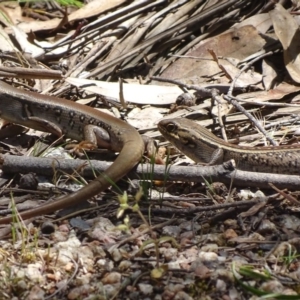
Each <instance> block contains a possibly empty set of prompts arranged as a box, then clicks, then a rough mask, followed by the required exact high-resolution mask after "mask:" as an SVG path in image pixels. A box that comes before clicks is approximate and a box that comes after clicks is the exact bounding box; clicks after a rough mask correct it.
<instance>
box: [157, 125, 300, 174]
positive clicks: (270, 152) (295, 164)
mask: <svg viewBox="0 0 300 300" xmlns="http://www.w3.org/2000/svg"><path fill="white" fill-rule="evenodd" d="M158 129H159V131H160V132H161V134H162V135H163V136H164V137H165V138H166V139H167V140H169V141H170V142H171V143H172V144H174V145H175V146H176V147H177V148H178V149H179V150H180V151H182V152H183V153H184V154H185V155H187V156H188V157H190V158H191V159H193V160H194V161H195V162H199V163H204V164H207V165H214V164H220V163H223V162H225V161H228V160H230V159H234V160H235V162H236V166H237V169H239V170H243V171H250V172H263V173H281V174H292V175H300V145H283V146H276V147H255V148H252V147H243V146H238V145H233V144H230V143H227V142H225V141H224V140H222V139H220V138H218V137H216V136H215V135H214V134H212V133H211V132H210V131H208V130H207V129H206V128H204V127H202V126H200V125H198V124H197V123H195V122H193V121H191V120H188V119H165V120H162V121H160V122H159V124H158Z"/></svg>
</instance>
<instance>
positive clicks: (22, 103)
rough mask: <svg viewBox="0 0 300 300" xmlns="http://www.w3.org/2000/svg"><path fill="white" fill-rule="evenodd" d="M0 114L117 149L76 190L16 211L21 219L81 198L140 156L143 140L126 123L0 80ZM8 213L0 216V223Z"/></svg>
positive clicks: (97, 190)
mask: <svg viewBox="0 0 300 300" xmlns="http://www.w3.org/2000/svg"><path fill="white" fill-rule="evenodd" d="M0 117H1V118H3V119H5V120H7V121H10V122H13V123H17V124H21V125H24V126H27V127H30V128H33V129H36V130H41V131H46V132H50V133H53V134H55V135H57V136H62V135H64V136H66V137H69V138H71V139H75V140H78V141H81V140H87V141H89V142H92V143H94V144H96V145H99V144H100V145H106V146H108V145H109V146H110V149H111V150H113V151H116V152H120V154H119V156H118V157H117V159H116V160H115V162H114V163H113V164H112V165H111V166H110V167H109V168H108V169H107V170H106V171H105V172H104V173H103V174H101V175H100V176H98V177H97V178H96V179H94V180H93V181H92V182H90V183H89V184H88V185H87V186H85V187H83V188H82V189H80V190H79V191H77V192H74V193H72V194H70V195H67V196H63V197H61V198H59V199H57V200H54V201H53V202H49V203H46V204H43V205H41V206H39V207H37V208H34V209H31V210H29V211H25V212H22V213H20V215H21V217H22V218H23V219H28V218H31V217H35V216H38V215H44V214H48V213H51V212H54V211H56V210H59V209H62V208H66V207H68V206H71V205H76V204H78V203H80V202H83V201H85V200H87V199H89V198H91V197H93V196H95V195H97V194H98V193H100V192H101V191H103V190H105V189H106V188H108V187H109V186H110V185H111V182H116V181H118V180H119V179H120V178H122V177H123V176H124V175H126V174H127V173H128V172H129V171H130V170H131V169H132V168H133V167H134V166H135V165H136V164H137V163H138V162H139V161H140V159H141V157H142V155H143V152H144V142H143V139H142V138H141V136H140V135H139V133H138V132H137V131H136V130H135V129H134V128H133V127H132V126H130V125H128V124H127V123H125V122H123V121H121V120H119V119H117V118H115V117H112V116H110V115H107V114H105V113H102V112H100V111H98V110H96V109H93V108H91V107H88V106H84V105H81V104H78V103H75V102H72V101H68V100H65V99H60V98H56V97H52V96H47V95H41V94H38V93H34V92H29V91H25V90H20V89H17V88H15V87H12V86H10V85H8V84H6V83H4V82H1V81H0ZM11 220H12V217H11V216H9V217H5V218H0V224H6V223H9V222H10V221H11Z"/></svg>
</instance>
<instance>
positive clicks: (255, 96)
mask: <svg viewBox="0 0 300 300" xmlns="http://www.w3.org/2000/svg"><path fill="white" fill-rule="evenodd" d="M299 90H300V87H299V86H295V85H291V84H288V83H285V82H282V83H281V84H279V85H278V86H277V87H276V88H274V89H273V90H269V91H259V92H252V93H247V94H241V95H239V98H240V99H242V100H247V101H248V102H255V101H260V102H262V101H270V100H281V99H282V98H283V97H285V96H287V95H289V94H292V93H295V92H298V91H299Z"/></svg>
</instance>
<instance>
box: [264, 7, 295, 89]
mask: <svg viewBox="0 0 300 300" xmlns="http://www.w3.org/2000/svg"><path fill="white" fill-rule="evenodd" d="M270 15H271V19H272V21H273V26H274V30H275V33H276V35H277V37H278V39H279V41H280V43H281V44H282V47H283V56H284V62H285V65H286V68H287V70H288V72H289V74H290V76H291V77H292V78H293V79H294V80H295V81H296V82H298V83H299V82H300V53H299V49H300V31H299V26H298V24H297V22H296V21H295V19H294V18H293V17H292V16H291V15H290V13H289V12H287V11H286V10H285V9H284V8H283V7H282V6H281V5H280V4H276V6H275V9H274V10H273V11H271V12H270Z"/></svg>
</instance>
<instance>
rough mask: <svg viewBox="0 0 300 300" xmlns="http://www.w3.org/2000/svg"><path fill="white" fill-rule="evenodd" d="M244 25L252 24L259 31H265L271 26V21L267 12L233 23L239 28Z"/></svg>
mask: <svg viewBox="0 0 300 300" xmlns="http://www.w3.org/2000/svg"><path fill="white" fill-rule="evenodd" d="M246 25H252V26H254V27H255V28H256V29H257V30H258V31H259V32H260V33H266V32H267V30H268V29H269V28H270V27H271V26H272V21H271V18H270V15H269V14H267V13H265V14H258V15H254V16H252V17H250V18H247V19H245V20H244V21H242V22H241V23H237V24H235V25H234V26H233V27H236V28H241V27H243V26H246Z"/></svg>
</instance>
